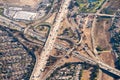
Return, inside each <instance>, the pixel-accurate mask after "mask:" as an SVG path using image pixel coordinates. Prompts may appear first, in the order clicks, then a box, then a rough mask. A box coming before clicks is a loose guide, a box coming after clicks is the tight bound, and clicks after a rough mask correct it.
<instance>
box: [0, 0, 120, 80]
mask: <svg viewBox="0 0 120 80" xmlns="http://www.w3.org/2000/svg"><path fill="white" fill-rule="evenodd" d="M70 1H71V0H66V1H64V2H63V4H62V5H61V7H60V10H59V12H58V14H57V17H56V19H55V22H54V24H53V28H52V29H51V30H50V33H49V35H48V38H47V40H46V39H43V38H42V37H41V35H39V34H38V33H36V32H34V31H33V30H28V29H27V28H26V26H25V25H21V24H19V23H18V22H14V21H12V20H10V19H8V18H5V17H3V16H1V15H0V22H2V24H3V25H5V26H6V27H9V28H11V29H14V30H18V31H20V32H23V33H24V34H28V35H31V36H36V37H37V38H38V39H39V40H41V41H42V42H44V47H43V49H42V52H41V53H40V55H39V56H37V59H36V64H35V67H34V69H33V72H32V75H31V77H30V80H46V78H47V77H48V76H50V74H51V73H52V72H53V71H54V70H55V69H56V68H57V67H59V66H60V65H59V64H62V61H63V59H64V58H65V57H64V56H66V55H67V56H69V55H70V54H72V56H74V57H76V58H78V59H80V60H83V61H85V62H87V63H89V64H93V65H99V67H100V68H102V69H104V70H106V71H108V72H110V73H112V74H115V75H117V76H119V77H120V71H119V70H117V69H115V68H112V67H110V66H108V65H107V64H105V63H103V62H102V61H100V60H98V58H96V56H95V55H94V53H93V52H91V51H90V50H89V49H88V48H87V47H86V46H85V45H84V43H83V45H82V47H83V48H84V49H85V51H86V52H87V53H88V54H89V55H90V58H88V57H85V56H83V55H81V53H79V52H78V51H74V49H75V48H76V47H75V48H72V49H70V50H69V51H67V53H66V55H64V56H63V58H62V59H61V60H60V61H59V62H57V64H56V65H54V67H53V69H51V70H50V71H49V72H48V73H47V74H46V76H44V77H43V75H42V74H43V73H44V71H45V67H46V63H47V60H48V58H49V55H50V53H51V51H52V49H53V47H54V46H55V41H56V39H57V36H58V32H59V30H60V27H61V22H62V20H63V19H64V18H65V16H66V14H67V11H68V6H69V4H70ZM52 9H53V8H52ZM97 15H99V16H109V17H115V15H107V14H97ZM38 23H39V21H38V22H36V23H34V24H33V25H36V24H38ZM31 25H32V24H31ZM81 39H82V38H81ZM79 44H82V41H80V42H79ZM57 46H58V48H59V47H60V46H59V45H58V44H57ZM63 49H64V48H63ZM91 58H93V59H91Z"/></svg>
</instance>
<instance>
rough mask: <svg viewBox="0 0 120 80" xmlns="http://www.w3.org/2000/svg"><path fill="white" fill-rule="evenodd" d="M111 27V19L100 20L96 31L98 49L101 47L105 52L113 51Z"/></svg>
mask: <svg viewBox="0 0 120 80" xmlns="http://www.w3.org/2000/svg"><path fill="white" fill-rule="evenodd" d="M110 26H111V19H110V18H109V19H108V18H100V19H99V20H98V21H97V22H96V27H95V29H94V38H95V43H96V47H98V46H99V47H100V48H101V49H102V50H104V51H108V50H111V46H110V44H109V41H110V33H109V31H108V30H109V28H110Z"/></svg>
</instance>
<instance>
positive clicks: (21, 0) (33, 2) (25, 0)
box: [0, 0, 42, 8]
mask: <svg viewBox="0 0 120 80" xmlns="http://www.w3.org/2000/svg"><path fill="white" fill-rule="evenodd" d="M41 1H42V0H0V3H7V4H10V5H18V6H25V5H28V6H31V7H32V8H33V7H35V6H37V5H38V4H39V3H40V2H41Z"/></svg>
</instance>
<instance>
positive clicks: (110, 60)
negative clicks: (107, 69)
mask: <svg viewBox="0 0 120 80" xmlns="http://www.w3.org/2000/svg"><path fill="white" fill-rule="evenodd" d="M99 57H100V58H101V60H102V61H103V62H104V63H106V64H108V65H110V66H111V67H114V55H113V54H112V53H109V52H104V53H102V54H101V55H100V56H99ZM102 79H103V80H114V79H113V78H112V77H110V76H109V75H107V74H105V73H102Z"/></svg>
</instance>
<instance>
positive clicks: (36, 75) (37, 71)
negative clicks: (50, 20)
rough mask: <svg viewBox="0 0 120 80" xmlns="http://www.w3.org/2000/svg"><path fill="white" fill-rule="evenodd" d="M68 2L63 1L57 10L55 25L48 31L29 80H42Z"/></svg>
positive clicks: (68, 0)
mask: <svg viewBox="0 0 120 80" xmlns="http://www.w3.org/2000/svg"><path fill="white" fill-rule="evenodd" d="M70 1H71V0H67V1H64V3H63V4H62V6H61V8H60V10H59V13H58V14H57V17H56V20H55V23H54V24H53V27H54V28H53V30H52V31H50V33H49V36H48V39H47V41H46V43H45V45H44V47H43V50H42V52H41V55H40V56H39V57H38V58H37V60H36V64H35V67H34V70H33V73H32V75H31V77H30V80H41V79H42V78H41V77H42V72H44V70H45V67H46V63H47V60H48V58H49V55H50V52H51V50H52V49H53V46H54V43H55V40H56V38H57V35H58V31H59V29H60V27H61V26H60V24H61V21H62V20H63V18H64V16H65V14H66V13H67V11H68V9H67V8H68V6H69V4H70Z"/></svg>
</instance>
